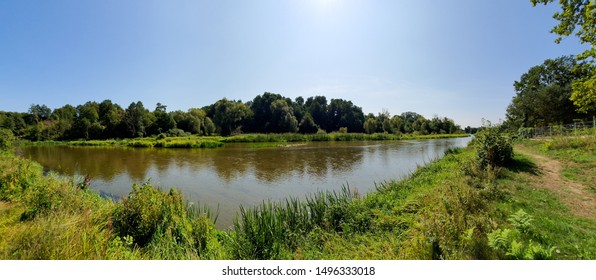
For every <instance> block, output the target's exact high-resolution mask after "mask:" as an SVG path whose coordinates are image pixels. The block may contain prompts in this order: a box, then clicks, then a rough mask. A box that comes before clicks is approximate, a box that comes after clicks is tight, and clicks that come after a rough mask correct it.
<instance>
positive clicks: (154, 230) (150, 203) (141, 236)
mask: <svg viewBox="0 0 596 280" xmlns="http://www.w3.org/2000/svg"><path fill="white" fill-rule="evenodd" d="M112 224H113V226H114V229H115V231H116V233H117V235H118V236H120V237H121V238H125V239H126V238H132V240H133V241H134V243H135V244H136V245H138V246H140V247H145V248H146V249H147V250H149V251H150V252H151V255H153V256H157V257H158V258H162V259H178V258H188V257H192V256H195V257H196V256H201V255H203V256H204V254H206V253H207V252H208V251H209V246H217V244H215V243H217V241H216V240H215V237H214V234H213V231H214V225H213V222H212V221H211V219H210V217H209V213H203V212H201V211H199V210H198V209H195V211H190V212H189V210H188V207H187V204H186V201H185V200H184V199H183V197H182V194H181V193H180V192H179V191H177V190H174V189H171V190H170V191H169V192H164V191H161V190H159V189H156V188H154V187H152V186H151V185H150V184H149V183H144V184H142V185H138V184H135V185H133V190H132V192H131V193H130V194H129V195H128V197H127V198H125V199H124V200H123V201H122V203H121V204H120V205H118V207H117V208H116V210H115V211H114V215H113V218H112ZM210 244H211V245H210Z"/></svg>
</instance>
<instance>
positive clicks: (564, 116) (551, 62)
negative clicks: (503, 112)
mask: <svg viewBox="0 0 596 280" xmlns="http://www.w3.org/2000/svg"><path fill="white" fill-rule="evenodd" d="M587 75H590V72H589V70H587V69H586V67H583V66H582V63H578V62H577V61H576V60H575V59H574V58H573V57H571V56H563V57H559V58H556V59H547V60H545V61H544V63H543V64H541V65H537V66H534V67H532V68H530V70H528V72H527V73H524V74H523V75H522V76H521V77H520V79H519V81H515V83H514V87H515V92H516V95H515V96H514V97H513V99H512V101H511V104H510V105H509V106H508V108H507V124H508V125H509V126H510V127H512V128H514V129H516V128H520V127H535V126H544V125H548V124H552V123H570V122H572V121H573V120H574V119H578V118H587V117H589V116H590V115H588V114H586V113H579V112H577V107H576V106H575V105H574V103H573V102H572V101H571V100H570V97H571V95H572V84H573V82H574V81H577V80H578V79H582V78H584V77H586V76H587ZM588 113H594V112H593V111H591V112H588Z"/></svg>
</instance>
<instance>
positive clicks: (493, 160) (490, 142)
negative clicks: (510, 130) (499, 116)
mask: <svg viewBox="0 0 596 280" xmlns="http://www.w3.org/2000/svg"><path fill="white" fill-rule="evenodd" d="M473 145H474V146H475V147H476V156H477V159H478V163H479V165H480V167H482V168H487V167H490V168H496V167H501V166H504V165H505V164H506V163H507V162H509V161H511V159H512V158H513V146H512V144H511V140H510V139H509V138H507V137H505V136H503V135H502V134H501V131H500V129H499V128H498V127H496V126H491V125H490V124H489V125H488V126H487V127H485V128H484V129H483V130H482V131H480V132H478V133H476V137H475V138H474V140H473Z"/></svg>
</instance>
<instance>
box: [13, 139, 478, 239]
mask: <svg viewBox="0 0 596 280" xmlns="http://www.w3.org/2000/svg"><path fill="white" fill-rule="evenodd" d="M470 140H471V138H469V137H468V138H454V139H436V140H412V141H384V142H314V143H307V144H295V145H290V146H287V147H270V148H256V147H255V144H226V145H225V146H224V147H222V148H216V149H160V148H153V149H145V148H95V147H64V146H38V147H25V148H22V153H23V156H24V157H26V158H31V159H32V160H35V161H37V162H39V163H41V164H42V165H43V166H44V167H45V168H46V169H47V170H50V171H54V172H57V173H59V174H62V175H66V176H85V175H89V176H90V177H91V187H92V188H93V189H95V190H97V191H99V192H100V193H101V194H102V195H106V196H111V197H113V198H115V199H119V198H121V197H125V196H126V195H127V194H128V193H129V192H130V190H131V186H132V184H133V183H142V182H145V181H146V180H148V179H150V180H151V183H152V184H153V185H156V186H159V187H161V188H164V189H166V188H167V189H169V188H170V187H175V188H177V189H180V190H181V191H182V192H183V193H184V195H185V197H186V198H187V199H188V200H189V201H191V202H195V203H197V202H198V203H200V204H201V205H203V204H207V205H208V206H209V207H211V208H213V209H216V208H217V207H218V206H219V219H218V222H217V225H218V227H220V228H226V227H229V226H230V225H231V223H232V220H233V217H234V215H235V213H236V212H237V210H238V209H239V208H238V206H239V205H243V206H245V207H247V206H253V205H257V204H260V203H261V202H262V201H263V200H272V201H279V200H282V199H284V198H287V197H289V196H293V197H299V198H303V197H304V196H305V195H307V194H309V193H314V192H317V191H320V190H339V189H341V186H342V185H346V184H347V185H349V187H350V189H353V190H354V189H356V190H358V192H359V193H360V194H364V193H366V192H369V191H371V190H374V189H375V183H381V182H384V181H389V180H393V179H400V178H403V177H405V176H407V175H408V174H410V173H411V172H413V171H414V170H416V168H417V166H420V165H424V164H425V163H428V162H430V161H432V160H433V159H436V158H438V157H441V156H443V154H444V153H445V151H446V150H447V149H449V148H453V147H464V146H466V145H467V143H468V142H469V141H470ZM257 145H258V144H257Z"/></svg>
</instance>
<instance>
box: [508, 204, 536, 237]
mask: <svg viewBox="0 0 596 280" xmlns="http://www.w3.org/2000/svg"><path fill="white" fill-rule="evenodd" d="M507 220H508V221H509V222H510V223H511V225H513V227H515V228H516V229H517V230H519V231H520V232H521V233H528V232H530V229H531V226H532V221H533V220H534V219H533V218H532V215H530V214H528V213H526V212H525V211H524V210H522V209H520V210H519V211H517V212H515V214H513V215H511V216H510V217H509V219H507Z"/></svg>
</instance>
